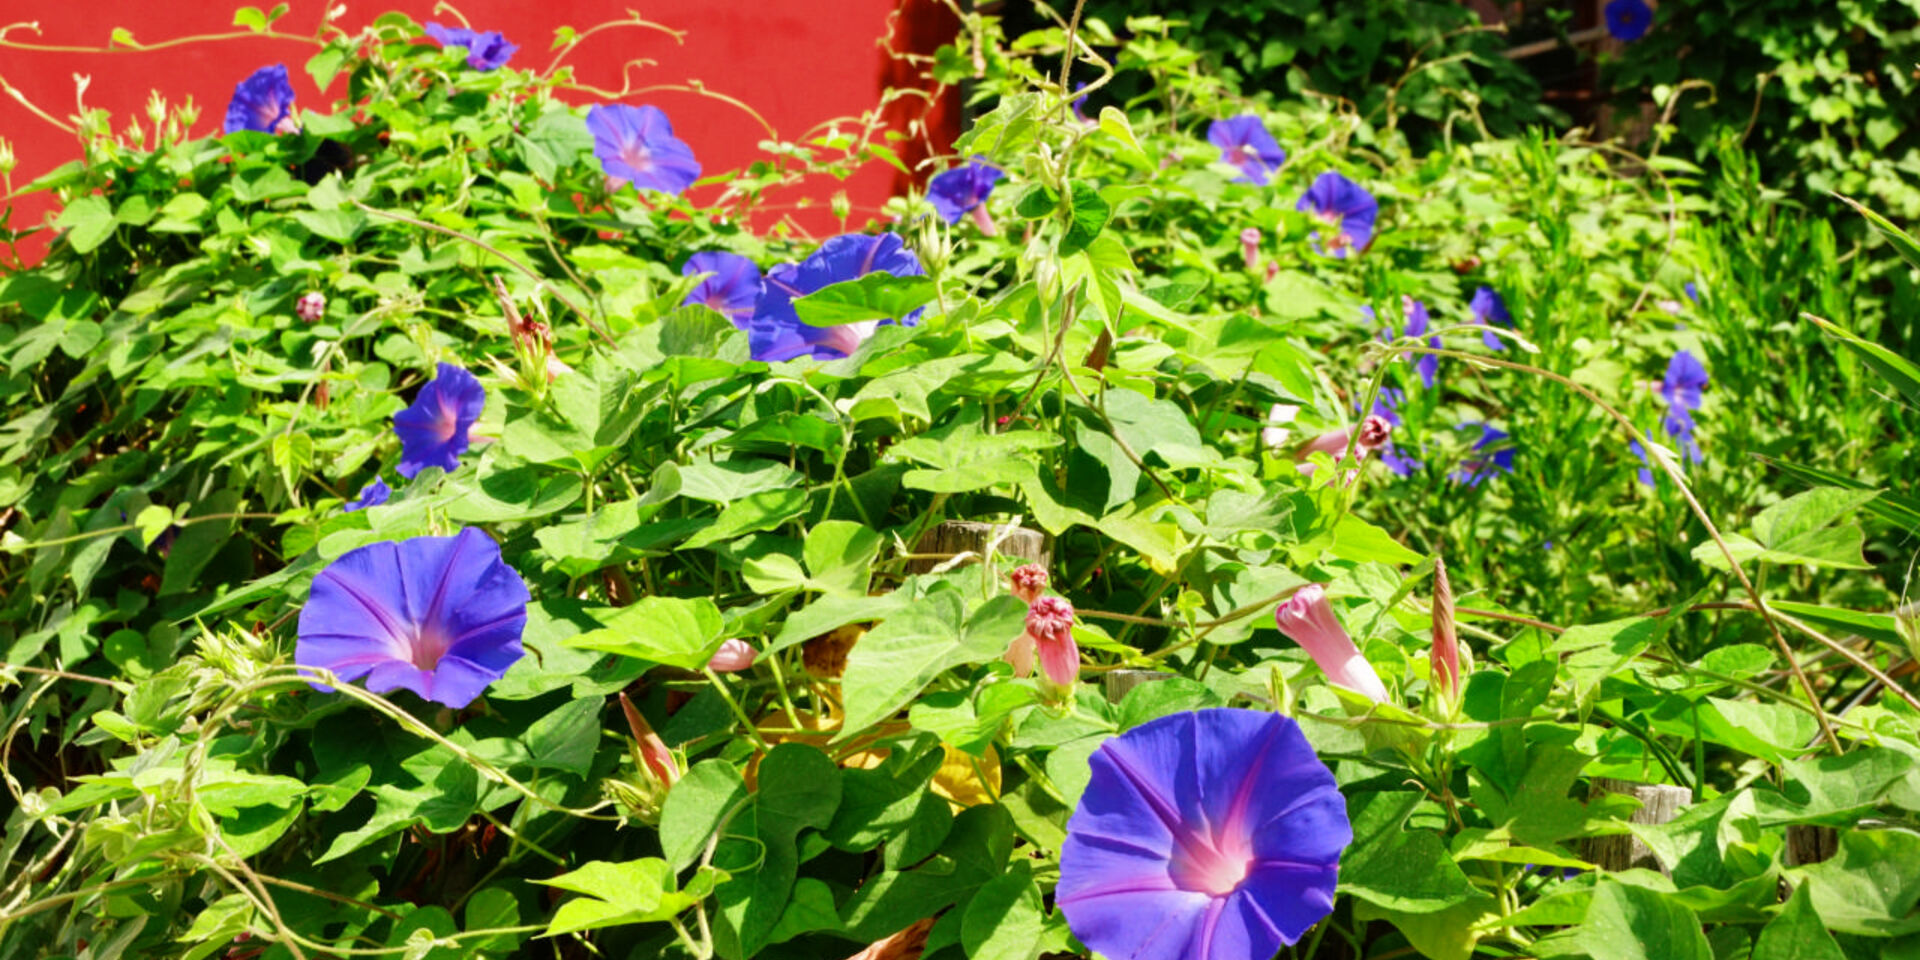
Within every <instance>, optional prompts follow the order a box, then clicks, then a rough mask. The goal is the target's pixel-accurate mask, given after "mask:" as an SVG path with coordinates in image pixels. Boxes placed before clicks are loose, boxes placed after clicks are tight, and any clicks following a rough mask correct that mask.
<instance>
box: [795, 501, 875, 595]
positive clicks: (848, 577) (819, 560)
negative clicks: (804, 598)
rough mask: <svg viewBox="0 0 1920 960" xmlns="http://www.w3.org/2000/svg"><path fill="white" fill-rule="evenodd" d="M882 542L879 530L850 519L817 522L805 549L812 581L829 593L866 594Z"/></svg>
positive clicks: (809, 531)
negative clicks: (877, 531)
mask: <svg viewBox="0 0 1920 960" xmlns="http://www.w3.org/2000/svg"><path fill="white" fill-rule="evenodd" d="M881 545H882V543H881V540H880V535H879V534H878V533H875V532H874V531H872V530H870V529H868V528H867V527H866V526H864V525H862V524H858V523H854V522H853V521H850V520H827V521H823V522H821V523H818V524H815V525H814V527H813V529H811V530H808V531H807V540H806V545H805V546H804V547H803V548H802V550H801V556H802V558H803V559H805V560H806V562H807V576H808V583H809V584H810V585H812V587H813V589H816V590H820V591H822V592H826V593H845V594H854V595H865V594H866V592H867V585H868V581H870V580H871V579H872V578H873V561H874V558H876V557H878V556H879V555H880V547H881Z"/></svg>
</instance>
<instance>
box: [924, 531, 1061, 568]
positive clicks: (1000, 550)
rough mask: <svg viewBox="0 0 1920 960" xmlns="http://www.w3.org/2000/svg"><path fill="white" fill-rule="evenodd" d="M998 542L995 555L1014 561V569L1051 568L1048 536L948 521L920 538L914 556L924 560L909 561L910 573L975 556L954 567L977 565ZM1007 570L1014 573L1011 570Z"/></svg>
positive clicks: (1033, 532) (1032, 532)
mask: <svg viewBox="0 0 1920 960" xmlns="http://www.w3.org/2000/svg"><path fill="white" fill-rule="evenodd" d="M995 540H998V541H999V545H998V546H995V547H994V555H995V556H999V557H1005V558H1007V559H1008V560H1010V561H1015V563H1014V564H1013V566H1018V565H1019V564H1021V563H1037V564H1039V565H1041V566H1042V567H1050V566H1051V564H1052V556H1053V554H1052V551H1051V550H1049V549H1048V547H1047V535H1046V534H1044V533H1042V532H1040V531H1038V530H1029V529H1027V528H1025V527H1020V528H1017V529H1015V530H1012V531H1011V532H1009V531H1008V530H1007V525H1006V524H1004V523H981V522H979V521H977V520H948V521H946V522H944V523H942V524H940V525H939V526H937V527H934V528H933V529H932V530H928V531H927V532H926V533H923V534H921V535H920V542H919V543H916V544H914V545H913V552H914V553H915V554H918V555H920V557H921V558H920V559H914V560H909V561H907V572H908V573H932V572H933V570H934V568H936V567H939V566H941V565H942V564H946V563H950V562H952V561H953V560H954V558H956V557H965V556H966V555H967V554H972V556H971V557H967V558H966V559H964V560H961V562H959V563H957V564H954V566H955V567H960V566H965V565H967V564H969V563H978V562H979V561H980V560H981V559H983V558H985V557H986V554H987V547H988V546H989V545H991V544H993V543H994V541H995ZM948 569H952V567H949V568H948ZM1008 569H1009V570H1011V569H1012V566H1009V567H1008Z"/></svg>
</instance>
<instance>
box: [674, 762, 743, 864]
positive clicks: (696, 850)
mask: <svg viewBox="0 0 1920 960" xmlns="http://www.w3.org/2000/svg"><path fill="white" fill-rule="evenodd" d="M746 797H747V784H746V782H745V781H744V780H742V779H741V778H740V771H739V770H737V769H735V768H734V766H733V764H731V763H728V762H727V761H725V760H718V759H715V760H702V761H700V762H699V763H696V764H694V765H693V769H691V770H688V771H687V773H686V776H683V777H681V778H680V780H679V782H677V783H675V784H674V785H673V789H672V790H670V791H668V792H667V802H666V805H665V806H664V807H663V808H662V809H661V812H660V852H661V853H662V854H664V855H665V856H666V859H667V864H668V865H669V866H671V867H673V869H674V870H676V871H679V870H685V869H686V868H687V867H689V866H691V865H692V864H693V861H694V860H695V859H697V858H698V857H699V856H700V852H701V851H702V850H705V849H706V846H707V841H708V840H709V839H711V838H712V837H713V834H714V831H716V830H718V829H720V827H721V825H722V824H723V823H725V822H726V818H727V817H729V816H731V815H732V814H733V813H734V808H735V807H737V806H738V805H739V804H740V801H742V800H745V799H746Z"/></svg>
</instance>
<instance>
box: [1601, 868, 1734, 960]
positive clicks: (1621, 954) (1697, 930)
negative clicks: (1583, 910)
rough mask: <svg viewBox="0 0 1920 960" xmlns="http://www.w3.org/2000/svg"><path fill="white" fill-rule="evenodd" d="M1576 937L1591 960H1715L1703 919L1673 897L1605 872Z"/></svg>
mask: <svg viewBox="0 0 1920 960" xmlns="http://www.w3.org/2000/svg"><path fill="white" fill-rule="evenodd" d="M1574 939H1575V942H1576V943H1578V944H1579V945H1580V946H1581V948H1583V949H1585V950H1586V951H1587V954H1588V955H1589V956H1591V957H1592V958H1593V960H1713V948H1712V947H1711V946H1710V945H1708V943H1707V937H1706V934H1704V933H1702V932H1701V927H1700V919H1699V917H1697V916H1695V915H1694V912H1693V911H1692V910H1689V909H1687V908H1686V907H1684V906H1682V905H1680V904H1679V903H1676V902H1674V900H1673V898H1672V897H1670V896H1667V895H1663V894H1661V893H1658V892H1656V891H1653V890H1648V889H1646V888H1644V887H1635V886H1628V885H1626V884H1624V883H1620V882H1618V881H1615V880H1612V879H1608V878H1603V879H1601V881H1600V882H1599V884H1598V886H1596V887H1595V888H1594V892H1593V900H1592V901H1591V902H1590V903H1589V904H1588V906H1587V916H1586V921H1585V922H1584V923H1582V924H1581V925H1580V929H1579V931H1578V932H1577V933H1576V934H1575V937H1574Z"/></svg>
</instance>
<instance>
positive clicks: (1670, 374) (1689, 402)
mask: <svg viewBox="0 0 1920 960" xmlns="http://www.w3.org/2000/svg"><path fill="white" fill-rule="evenodd" d="M1708 379H1709V378H1708V377H1707V368H1706V367H1704V366H1702V365H1701V364H1700V360H1699V358H1697V357H1695V356H1694V355H1693V354H1692V353H1691V352H1689V351H1686V350H1682V351H1680V352H1679V353H1676V354H1674V355H1673V359H1672V360H1669V361H1667V375H1666V377H1665V378H1664V379H1662V380H1661V381H1660V399H1662V400H1665V401H1666V402H1667V413H1666V416H1665V418H1664V426H1665V427H1666V431H1667V436H1670V437H1673V438H1675V439H1683V438H1688V437H1691V436H1693V426H1694V424H1693V411H1695V410H1698V409H1700V391H1701V390H1703V389H1705V388H1706V386H1707V382H1708Z"/></svg>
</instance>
